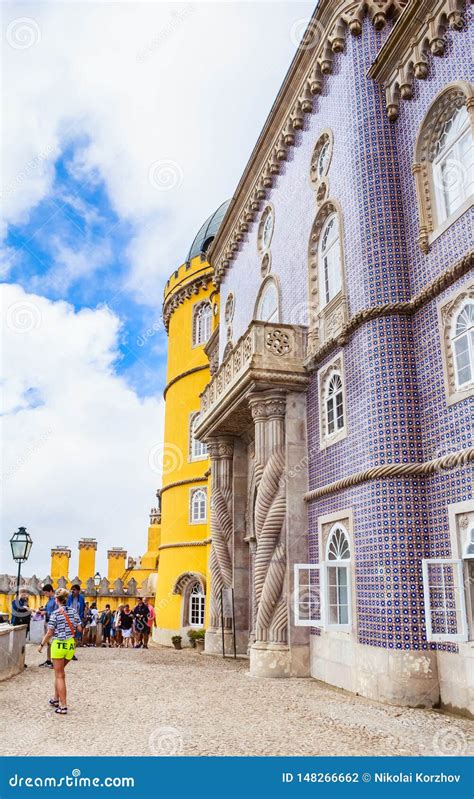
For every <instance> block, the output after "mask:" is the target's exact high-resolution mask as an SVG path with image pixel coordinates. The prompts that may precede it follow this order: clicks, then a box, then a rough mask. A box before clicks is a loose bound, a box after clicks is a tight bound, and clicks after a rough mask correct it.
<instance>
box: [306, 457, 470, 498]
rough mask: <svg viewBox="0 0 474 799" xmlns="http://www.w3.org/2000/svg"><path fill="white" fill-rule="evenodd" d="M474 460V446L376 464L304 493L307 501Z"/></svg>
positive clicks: (416, 475)
mask: <svg viewBox="0 0 474 799" xmlns="http://www.w3.org/2000/svg"><path fill="white" fill-rule="evenodd" d="M471 462H474V447H469V448H468V449H461V450H459V451H458V452H454V453H451V454H450V455H443V456H442V457H441V458H435V459H434V460H432V461H425V463H387V464H385V465H383V466H374V467H373V468H372V469H365V470H364V471H362V472H355V474H351V475H349V477H345V478H343V479H342V480H336V482H334V483H328V484H327V485H325V486H321V488H315V489H313V491H308V493H307V494H305V495H304V499H305V502H311V501H312V500H314V499H318V498H319V497H323V496H325V495H326V494H333V493H334V492H335V491H342V490H344V489H345V488H351V487H352V486H355V485H359V483H366V482H368V481H369V480H384V479H385V480H387V479H391V478H393V477H426V476H428V475H430V474H434V473H435V472H438V471H440V470H448V469H457V468H459V466H465V465H466V464H467V463H471Z"/></svg>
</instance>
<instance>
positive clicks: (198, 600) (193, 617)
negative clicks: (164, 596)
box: [188, 583, 206, 627]
mask: <svg viewBox="0 0 474 799" xmlns="http://www.w3.org/2000/svg"><path fill="white" fill-rule="evenodd" d="M205 603H206V597H205V595H204V591H203V590H202V586H201V584H200V583H194V585H193V587H192V588H191V591H190V594H189V611H188V612H189V624H190V626H191V627H204V611H205Z"/></svg>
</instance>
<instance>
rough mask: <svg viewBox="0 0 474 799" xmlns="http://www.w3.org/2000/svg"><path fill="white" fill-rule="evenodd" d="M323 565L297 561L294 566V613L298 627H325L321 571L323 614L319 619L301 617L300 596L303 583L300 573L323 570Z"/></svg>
mask: <svg viewBox="0 0 474 799" xmlns="http://www.w3.org/2000/svg"><path fill="white" fill-rule="evenodd" d="M321 565H322V564H319V563H295V564H294V566H293V574H294V578H293V614H294V621H295V626H296V627H323V626H324V622H323V612H322V610H323V592H322V586H321V573H320V578H319V590H320V604H319V606H320V608H321V615H320V618H319V619H302V618H301V617H300V604H301V603H300V596H301V591H300V588H301V583H300V573H301V572H302V571H303V570H307V571H310V572H311V571H313V572H321ZM304 587H305V588H309V586H306V585H305V586H304Z"/></svg>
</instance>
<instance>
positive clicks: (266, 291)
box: [254, 277, 280, 323]
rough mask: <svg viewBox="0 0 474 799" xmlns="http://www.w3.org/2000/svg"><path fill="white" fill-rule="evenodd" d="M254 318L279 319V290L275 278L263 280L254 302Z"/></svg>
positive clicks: (260, 319) (268, 320) (266, 320)
mask: <svg viewBox="0 0 474 799" xmlns="http://www.w3.org/2000/svg"><path fill="white" fill-rule="evenodd" d="M254 318H255V319H257V320H258V321H260V322H275V323H278V322H279V321H280V290H279V287H278V284H277V282H276V280H275V279H274V278H273V277H269V278H267V279H266V280H264V282H263V284H262V287H261V289H260V291H259V294H258V297H257V302H256V304H255V313H254Z"/></svg>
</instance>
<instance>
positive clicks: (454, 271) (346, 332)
mask: <svg viewBox="0 0 474 799" xmlns="http://www.w3.org/2000/svg"><path fill="white" fill-rule="evenodd" d="M473 267H474V250H471V251H470V252H468V253H467V254H466V255H464V256H463V257H462V258H460V259H459V261H456V263H454V264H453V265H452V266H450V267H449V268H448V269H446V270H445V271H444V272H443V273H442V274H441V275H438V277H437V278H435V279H434V280H432V281H431V283H429V284H428V285H427V286H425V287H424V288H423V289H422V290H421V291H419V292H418V294H415V296H414V297H412V299H411V300H407V301H406V302H388V303H386V304H385V305H375V306H372V307H371V308H363V309H362V310H361V311H358V313H356V314H354V316H352V317H351V319H349V321H348V322H347V324H345V325H343V327H342V329H341V331H340V333H339V335H338V336H337V338H330V339H328V340H327V341H325V342H324V344H323V345H322V346H321V347H320V348H319V349H318V350H317V351H316V352H315V353H314V354H312V355H311V357H309V358H307V359H306V361H305V367H306V369H307V370H308V371H309V372H311V371H313V370H314V369H316V368H317V366H318V364H319V363H320V362H321V361H322V360H323V359H324V358H325V357H326V356H327V355H328V354H329V353H330V352H331V351H332V350H334V349H336V348H337V347H342V346H344V345H345V344H347V342H348V340H349V337H350V336H351V335H352V334H353V333H354V332H355V331H356V330H357V329H358V328H359V327H360V326H361V325H363V324H365V323H366V322H371V321H372V320H374V319H380V318H381V317H383V316H393V315H397V314H399V315H405V316H411V315H412V314H415V313H416V312H417V311H418V310H419V309H420V308H422V307H423V305H425V304H426V303H427V302H430V301H431V300H433V299H435V297H437V296H438V295H439V294H441V292H443V291H444V290H445V289H447V288H449V286H452V284H453V283H455V282H456V280H458V279H459V278H460V277H463V275H465V274H467V273H468V272H470V271H471V270H472V268H473Z"/></svg>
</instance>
